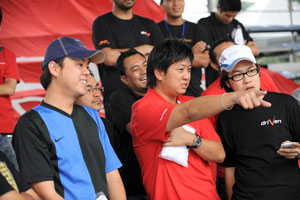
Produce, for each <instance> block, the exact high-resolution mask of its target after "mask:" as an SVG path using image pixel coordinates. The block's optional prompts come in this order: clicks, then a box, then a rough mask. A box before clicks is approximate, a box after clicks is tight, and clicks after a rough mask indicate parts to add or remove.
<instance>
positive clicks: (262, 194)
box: [217, 45, 300, 200]
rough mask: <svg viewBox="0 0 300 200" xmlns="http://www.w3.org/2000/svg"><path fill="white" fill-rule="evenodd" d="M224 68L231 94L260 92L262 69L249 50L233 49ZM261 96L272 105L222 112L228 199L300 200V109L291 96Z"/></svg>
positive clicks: (222, 63)
mask: <svg viewBox="0 0 300 200" xmlns="http://www.w3.org/2000/svg"><path fill="white" fill-rule="evenodd" d="M219 66H220V67H221V70H222V77H221V86H222V87H224V89H225V90H226V92H232V91H235V92H237V91H258V90H260V86H261V84H260V75H259V68H258V67H257V65H256V60H255V58H254V56H253V54H252V52H251V50H250V48H249V47H247V46H245V45H233V46H230V47H228V48H227V49H225V50H224V51H223V52H222V54H221V56H220V58H219ZM261 98H262V99H263V100H265V101H268V102H270V103H271V104H272V107H271V108H265V107H262V106H260V107H256V108H254V109H253V110H245V109H243V108H242V107H241V106H239V105H234V107H232V108H230V109H227V110H226V111H224V112H222V113H220V114H219V118H218V122H217V132H218V134H219V135H220V138H221V140H222V143H223V147H224V150H225V153H226V158H225V161H224V163H223V164H222V165H223V166H224V167H225V181H226V188H227V195H228V199H232V200H234V199H256V200H265V199H273V200H294V199H300V187H299V185H300V170H299V166H298V159H300V144H299V142H300V124H299V121H300V107H299V105H298V103H297V101H296V100H295V99H294V98H293V97H291V96H290V95H287V94H280V93H275V92H268V93H267V94H265V95H263V96H261ZM290 141H291V142H290Z"/></svg>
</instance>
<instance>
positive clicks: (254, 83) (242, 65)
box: [226, 60, 260, 91]
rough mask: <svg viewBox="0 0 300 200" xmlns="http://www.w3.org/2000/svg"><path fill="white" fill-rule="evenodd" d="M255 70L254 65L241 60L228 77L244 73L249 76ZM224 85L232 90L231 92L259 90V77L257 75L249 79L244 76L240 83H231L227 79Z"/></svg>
mask: <svg viewBox="0 0 300 200" xmlns="http://www.w3.org/2000/svg"><path fill="white" fill-rule="evenodd" d="M255 69H256V65H255V64H253V63H252V62H250V61H247V60H243V61H240V62H239V63H237V64H236V66H235V67H234V69H233V70H232V71H231V72H229V73H228V77H232V76H240V74H241V73H246V72H248V73H249V74H251V73H253V70H255ZM226 85H227V86H228V87H229V88H232V90H233V91H244V90H260V76H259V73H257V74H256V75H254V76H251V77H249V76H248V75H246V74H245V75H244V78H243V79H242V80H240V81H233V80H231V79H228V81H227V83H226Z"/></svg>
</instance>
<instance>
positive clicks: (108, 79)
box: [93, 12, 163, 108]
mask: <svg viewBox="0 0 300 200" xmlns="http://www.w3.org/2000/svg"><path fill="white" fill-rule="evenodd" d="M162 40H163V37H162V34H161V32H160V30H159V28H158V27H157V25H156V24H155V23H154V22H153V21H152V20H151V19H147V18H144V17H140V16H137V15H133V18H132V19H130V20H122V19H119V18H117V17H115V16H114V15H113V14H112V13H111V12H109V13H107V14H104V15H102V16H99V17H98V18H97V19H96V20H95V21H94V23H93V43H94V45H95V48H96V49H102V48H104V47H110V48H113V49H115V48H117V49H123V48H131V47H136V46H140V45H143V44H150V45H155V44H157V43H159V42H160V41H162ZM99 72H100V77H101V81H102V84H103V86H104V94H103V95H104V106H105V108H106V106H107V104H108V100H109V97H110V95H111V94H112V92H113V91H115V90H116V89H119V88H121V87H123V88H124V87H125V85H124V84H123V83H122V82H121V81H120V73H119V71H118V70H117V68H116V67H112V66H106V65H104V64H102V65H99Z"/></svg>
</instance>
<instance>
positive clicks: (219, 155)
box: [215, 150, 226, 163]
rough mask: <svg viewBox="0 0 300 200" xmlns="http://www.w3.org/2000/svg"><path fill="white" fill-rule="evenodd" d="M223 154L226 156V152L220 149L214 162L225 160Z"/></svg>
mask: <svg viewBox="0 0 300 200" xmlns="http://www.w3.org/2000/svg"><path fill="white" fill-rule="evenodd" d="M225 156H226V154H225V152H224V150H223V151H221V152H220V153H219V154H218V155H217V156H216V160H215V162H216V163H223V162H224V160H225Z"/></svg>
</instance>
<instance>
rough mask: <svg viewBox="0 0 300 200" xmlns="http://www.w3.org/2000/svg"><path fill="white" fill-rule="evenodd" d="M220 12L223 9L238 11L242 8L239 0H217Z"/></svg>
mask: <svg viewBox="0 0 300 200" xmlns="http://www.w3.org/2000/svg"><path fill="white" fill-rule="evenodd" d="M218 4H219V5H220V9H221V12H223V11H234V12H240V11H241V9H242V3H241V0H219V2H218Z"/></svg>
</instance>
